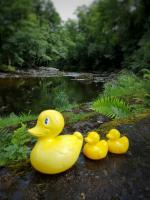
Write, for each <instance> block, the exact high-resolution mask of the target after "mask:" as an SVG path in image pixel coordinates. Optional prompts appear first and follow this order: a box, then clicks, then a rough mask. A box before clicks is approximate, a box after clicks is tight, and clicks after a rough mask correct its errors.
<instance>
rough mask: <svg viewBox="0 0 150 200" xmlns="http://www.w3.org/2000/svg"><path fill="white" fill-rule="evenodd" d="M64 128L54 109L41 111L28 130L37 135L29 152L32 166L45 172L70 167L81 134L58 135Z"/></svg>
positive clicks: (76, 151)
mask: <svg viewBox="0 0 150 200" xmlns="http://www.w3.org/2000/svg"><path fill="white" fill-rule="evenodd" d="M63 128H64V118H63V116H62V114H61V113H59V112H57V111H55V110H46V111H43V112H41V114H40V115H39V117H38V120H37V124H36V126H35V127H34V128H31V129H29V130H28V131H29V132H30V133H31V134H32V135H33V136H36V137H38V141H37V143H36V144H35V146H34V148H33V149H32V151H31V154H30V160H31V164H32V166H33V167H34V168H35V169H36V170H38V171H40V172H42V173H45V174H57V173H60V172H64V171H65V170H67V169H69V168H71V167H72V166H73V165H74V164H75V162H76V161H77V159H78V157H79V154H80V151H81V148H82V144H83V136H82V135H81V133H79V132H75V133H74V134H73V135H61V136H58V135H59V134H60V133H61V131H62V130H63Z"/></svg>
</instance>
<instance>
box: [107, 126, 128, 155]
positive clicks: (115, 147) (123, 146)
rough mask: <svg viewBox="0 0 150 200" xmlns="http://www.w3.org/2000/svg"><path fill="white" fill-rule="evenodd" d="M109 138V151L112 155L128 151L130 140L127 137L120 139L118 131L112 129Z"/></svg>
mask: <svg viewBox="0 0 150 200" xmlns="http://www.w3.org/2000/svg"><path fill="white" fill-rule="evenodd" d="M106 137H107V138H108V141H107V142H108V149H109V151H110V152H111V153H116V154H123V153H126V152H127V151H128V148H129V140H128V138H127V137H126V136H123V137H120V132H119V131H118V130H117V129H111V130H110V131H109V132H108V134H107V135H106Z"/></svg>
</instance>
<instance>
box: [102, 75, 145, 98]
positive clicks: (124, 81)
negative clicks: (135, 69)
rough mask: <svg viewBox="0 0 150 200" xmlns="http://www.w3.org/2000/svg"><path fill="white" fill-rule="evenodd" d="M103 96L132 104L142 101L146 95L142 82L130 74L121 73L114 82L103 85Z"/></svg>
mask: <svg viewBox="0 0 150 200" xmlns="http://www.w3.org/2000/svg"><path fill="white" fill-rule="evenodd" d="M103 95H104V96H112V97H119V98H123V99H125V100H127V102H132V101H133V100H135V101H136V99H137V100H142V99H143V96H145V95H147V91H146V88H145V87H144V82H143V80H142V79H141V78H139V77H137V76H136V75H135V74H133V73H132V72H122V73H120V75H118V76H117V78H116V79H115V80H112V81H109V82H108V83H106V84H105V85H104V92H103Z"/></svg>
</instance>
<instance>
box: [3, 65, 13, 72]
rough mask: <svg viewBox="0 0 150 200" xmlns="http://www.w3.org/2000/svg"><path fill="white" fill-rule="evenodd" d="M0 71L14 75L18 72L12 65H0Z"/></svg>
mask: <svg viewBox="0 0 150 200" xmlns="http://www.w3.org/2000/svg"><path fill="white" fill-rule="evenodd" d="M0 71H2V72H10V73H13V72H15V71H16V68H15V67H14V66H10V65H0Z"/></svg>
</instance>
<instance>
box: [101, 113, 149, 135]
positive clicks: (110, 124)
mask: <svg viewBox="0 0 150 200" xmlns="http://www.w3.org/2000/svg"><path fill="white" fill-rule="evenodd" d="M148 116H150V110H145V112H144V113H141V114H137V115H136V116H134V117H130V118H127V119H114V120H112V121H110V122H105V123H104V124H102V125H101V126H100V127H99V129H98V130H97V131H98V132H102V133H105V134H106V133H107V132H108V131H109V130H110V129H112V128H117V126H119V125H125V124H135V123H136V122H138V121H140V120H142V119H144V118H146V117H148Z"/></svg>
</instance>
